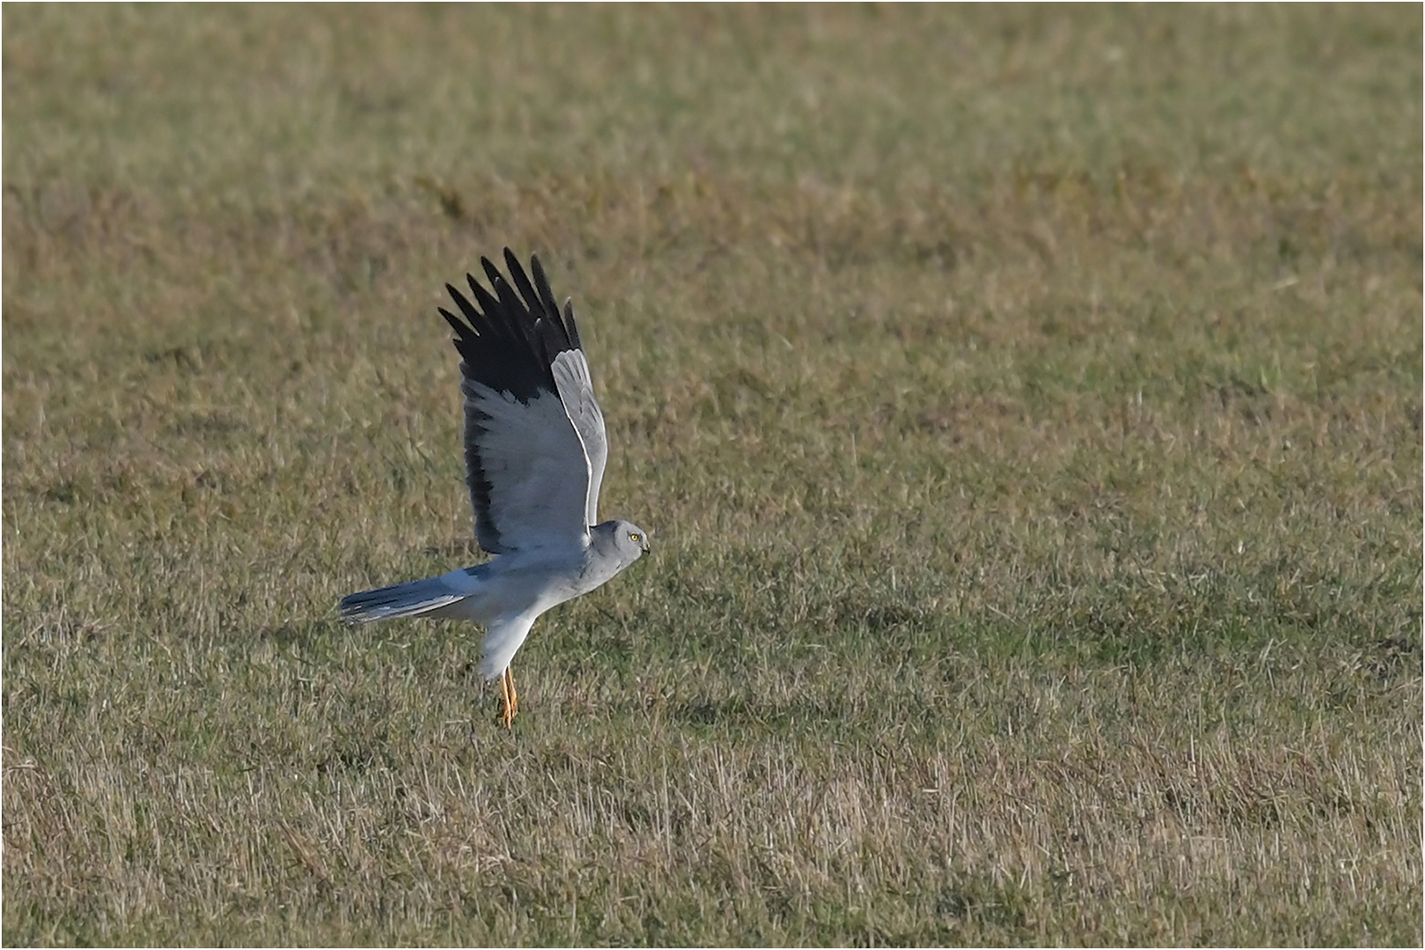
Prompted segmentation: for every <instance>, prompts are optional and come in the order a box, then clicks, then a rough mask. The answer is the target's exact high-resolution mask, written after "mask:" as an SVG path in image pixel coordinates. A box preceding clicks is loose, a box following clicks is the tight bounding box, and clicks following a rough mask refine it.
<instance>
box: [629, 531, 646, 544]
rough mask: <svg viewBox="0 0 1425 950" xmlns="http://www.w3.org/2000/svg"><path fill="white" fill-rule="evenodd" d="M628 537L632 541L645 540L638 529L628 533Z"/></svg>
mask: <svg viewBox="0 0 1425 950" xmlns="http://www.w3.org/2000/svg"><path fill="white" fill-rule="evenodd" d="M628 539H629V540H630V541H634V542H637V541H642V540H643V538H642V537H641V536H640V535H639V533H638V532H637V531H630V532H629V533H628Z"/></svg>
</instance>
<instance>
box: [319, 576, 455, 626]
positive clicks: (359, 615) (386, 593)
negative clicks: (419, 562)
mask: <svg viewBox="0 0 1425 950" xmlns="http://www.w3.org/2000/svg"><path fill="white" fill-rule="evenodd" d="M465 597H466V595H465V594H458V593H456V592H455V591H454V590H452V589H451V588H450V587H449V586H448V585H447V584H446V583H445V582H444V581H443V580H442V579H441V578H439V577H427V578H426V579H425V580H421V581H410V582H409V583H406V584H393V585H392V586H390V587H381V588H378V589H376V590H364V591H362V592H361V593H359V594H350V595H348V596H346V597H343V598H342V601H341V619H343V620H345V621H346V622H347V623H370V622H371V621H373V620H390V619H392V618H395V617H414V616H416V615H418V614H428V613H430V612H431V611H433V610H440V609H441V608H442V607H448V606H450V605H451V604H456V603H459V602H460V601H462V600H464V599H465Z"/></svg>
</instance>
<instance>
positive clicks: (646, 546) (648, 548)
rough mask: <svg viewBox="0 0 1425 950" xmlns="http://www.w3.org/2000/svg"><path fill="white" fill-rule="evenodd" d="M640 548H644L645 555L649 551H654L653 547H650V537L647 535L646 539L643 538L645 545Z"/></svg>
mask: <svg viewBox="0 0 1425 950" xmlns="http://www.w3.org/2000/svg"><path fill="white" fill-rule="evenodd" d="M640 546H641V547H642V548H643V553H644V554H647V553H648V552H649V551H652V550H653V549H652V548H651V547H649V546H648V536H647V535H644V537H643V543H642V544H641V545H640Z"/></svg>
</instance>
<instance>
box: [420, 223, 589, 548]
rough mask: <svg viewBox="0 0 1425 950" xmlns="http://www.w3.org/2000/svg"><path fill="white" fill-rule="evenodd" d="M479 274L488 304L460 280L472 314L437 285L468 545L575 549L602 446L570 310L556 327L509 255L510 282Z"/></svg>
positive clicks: (545, 290) (553, 313)
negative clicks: (449, 302) (471, 524)
mask: <svg viewBox="0 0 1425 950" xmlns="http://www.w3.org/2000/svg"><path fill="white" fill-rule="evenodd" d="M480 263H481V264H482V265H483V266H484V268H485V275H486V277H487V278H488V279H489V281H490V287H491V289H492V291H493V292H491V291H487V290H486V289H485V288H484V287H482V286H481V285H480V283H479V281H477V280H476V279H475V278H474V276H468V280H469V283H470V291H471V293H472V294H473V295H474V298H475V304H474V305H472V304H471V303H470V301H469V300H467V299H466V298H465V296H463V295H462V294H461V293H460V291H458V290H456V289H455V288H454V287H451V286H450V285H449V284H447V285H446V289H447V290H449V291H450V296H451V298H452V299H453V300H454V301H455V304H456V306H457V307H458V308H459V310H460V312H461V314H462V315H463V316H464V318H465V319H464V320H461V319H460V318H459V317H457V316H455V315H454V314H452V313H451V312H450V311H448V310H446V309H445V308H444V307H442V308H441V310H440V312H441V315H442V316H444V317H445V319H446V320H447V321H449V323H450V325H451V327H452V328H454V330H455V341H454V342H455V348H456V350H458V351H459V352H460V356H461V364H460V373H461V376H462V377H463V378H462V380H461V384H460V391H461V393H463V394H464V396H465V475H466V482H467V483H468V484H469V486H470V502H471V505H472V507H473V508H474V510H475V537H476V538H477V539H478V540H479V542H480V546H481V547H482V548H484V549H485V550H486V551H489V552H490V553H491V554H504V553H507V552H510V551H515V550H521V549H529V548H532V547H541V546H546V545H563V544H570V543H582V542H583V541H584V540H585V539H587V537H588V530H589V525H591V524H593V523H594V521H595V512H596V510H597V505H598V492H599V483H600V482H601V481H602V480H603V473H604V464H605V461H606V459H607V457H608V441H607V437H606V436H605V434H604V418H603V414H602V413H601V412H600V411H599V405H598V403H597V402H596V401H595V399H594V391H593V387H592V385H591V384H590V381H589V364H588V361H587V360H585V359H584V354H583V351H582V350H581V349H580V342H579V328H578V326H577V324H576V323H575V322H574V309H573V306H572V305H571V304H569V303H566V304H565V305H564V313H563V315H562V316H561V314H560V312H559V307H558V305H557V304H556V303H555V301H554V294H553V293H551V292H550V289H549V281H548V280H547V279H546V278H545V276H544V268H542V267H540V265H539V259H538V258H536V257H532V258H531V259H530V266H531V270H532V271H533V272H534V283H533V284H531V283H530V280H529V278H528V277H527V276H526V275H525V272H524V268H523V267H521V266H520V263H519V261H518V260H517V259H516V258H515V256H514V254H512V253H511V252H510V250H509V249H508V248H506V249H505V265H506V267H507V268H508V269H509V273H510V280H509V281H506V280H505V278H504V276H503V275H502V274H501V273H500V271H499V269H498V268H497V267H495V265H494V264H492V263H490V261H488V260H487V259H485V258H481V259H480ZM511 282H512V283H513V286H511Z"/></svg>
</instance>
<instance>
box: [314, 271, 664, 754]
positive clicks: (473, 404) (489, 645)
mask: <svg viewBox="0 0 1425 950" xmlns="http://www.w3.org/2000/svg"><path fill="white" fill-rule="evenodd" d="M480 263H481V264H482V265H483V266H484V268H485V276H486V277H487V278H488V279H489V282H490V288H491V289H490V290H486V289H485V288H484V287H482V286H481V285H480V282H479V281H477V280H476V279H475V277H474V276H473V275H467V280H468V281H469V283H470V292H471V294H472V295H473V297H474V301H475V302H474V304H472V303H471V302H470V300H468V299H467V298H466V297H465V296H464V295H463V294H462V293H461V292H460V291H459V290H456V289H455V288H454V287H452V286H450V285H449V284H446V290H448V291H450V296H451V298H452V299H453V300H454V301H455V305H456V307H457V309H459V311H460V314H461V315H460V316H456V315H455V314H453V313H451V312H450V311H448V310H446V309H445V308H444V307H441V308H440V313H441V316H443V317H445V319H446V320H447V321H449V323H450V325H451V327H452V328H454V330H455V339H454V341H453V342H454V344H455V349H456V350H457V351H458V352H459V353H460V358H461V363H460V375H461V382H460V392H461V393H462V394H463V395H464V397H465V480H466V483H467V484H468V485H469V486H470V502H471V505H472V506H473V507H474V509H475V537H476V539H477V540H478V541H479V542H480V547H481V548H483V549H484V550H485V551H486V552H487V553H489V554H491V555H494V557H493V558H492V559H491V560H488V561H486V562H485V563H483V564H477V565H476V566H474V567H465V568H460V569H459V570H454V571H451V572H450V573H449V574H442V575H441V576H439V577H428V578H426V579H425V580H419V581H411V582H409V583H405V584H396V585H395V586H392V587H382V588H379V589H377V590H368V591H362V592H361V593H359V594H351V595H350V596H348V597H346V598H344V599H343V600H342V602H341V615H342V618H343V619H345V620H346V621H348V622H349V623H368V622H370V621H373V620H389V619H392V618H394V617H414V616H417V615H419V616H425V617H444V618H453V619H460V620H474V621H477V622H479V623H481V624H484V626H485V631H486V632H485V639H484V642H483V643H482V644H481V653H482V659H481V662H480V673H481V674H482V675H483V676H484V677H485V678H486V679H490V680H493V679H496V678H499V680H500V721H501V722H502V723H504V725H505V727H506V728H509V726H510V724H511V722H513V720H514V718H515V712H516V711H517V710H518V708H519V699H518V696H517V694H516V693H515V681H514V677H513V676H512V675H511V674H510V660H511V659H512V658H513V657H514V655H515V651H517V650H518V649H519V648H520V645H521V644H523V643H524V641H525V637H526V636H528V635H529V631H530V627H532V626H533V625H534V621H535V619H536V618H537V617H539V615H540V614H542V613H544V612H545V611H546V610H548V609H550V608H551V607H554V606H556V605H557V604H562V603H564V601H566V600H570V599H572V598H574V597H578V596H579V595H580V594H587V593H588V592H589V591H591V590H593V589H594V588H596V587H598V586H599V585H601V584H603V583H605V582H606V581H608V580H610V579H612V578H613V577H614V575H616V574H618V573H620V572H621V571H623V570H624V569H625V568H627V567H628V566H629V565H631V564H632V563H633V562H634V561H637V560H638V559H639V557H640V556H641V555H643V554H646V553H648V550H649V548H648V534H647V532H645V531H644V530H643V529H642V528H640V527H638V526H637V525H635V524H631V523H630V522H627V521H618V520H615V521H605V522H603V523H600V522H599V519H598V507H599V483H600V482H601V481H602V480H603V477H604V462H605V461H606V460H607V459H608V454H609V445H608V438H607V436H606V435H605V432H604V416H603V413H602V412H600V411H599V404H598V402H597V401H596V400H595V399H594V386H593V382H592V381H591V380H590V378H589V363H588V361H587V360H585V358H584V350H583V347H582V345H581V344H580V342H579V328H578V326H577V325H576V324H575V322H574V307H573V304H572V302H571V301H568V300H566V301H565V303H564V312H563V314H562V315H561V314H560V312H559V306H558V304H557V303H556V302H555V299H554V294H553V293H551V292H550V289H549V281H548V280H547V279H546V278H545V276H544V268H542V267H541V266H540V265H539V258H537V257H533V256H531V258H530V271H531V273H532V275H533V277H534V280H533V282H531V281H530V279H529V277H528V276H526V274H525V271H524V268H523V267H521V266H520V262H519V260H518V258H516V257H515V256H514V254H513V253H511V252H510V250H509V248H506V249H505V266H506V268H507V269H508V271H509V274H510V279H509V280H506V279H505V277H504V275H502V274H501V273H500V271H499V268H497V267H496V266H495V265H494V264H492V263H490V261H489V260H487V259H486V258H483V257H482V258H481V259H480ZM462 317H463V319H462Z"/></svg>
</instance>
